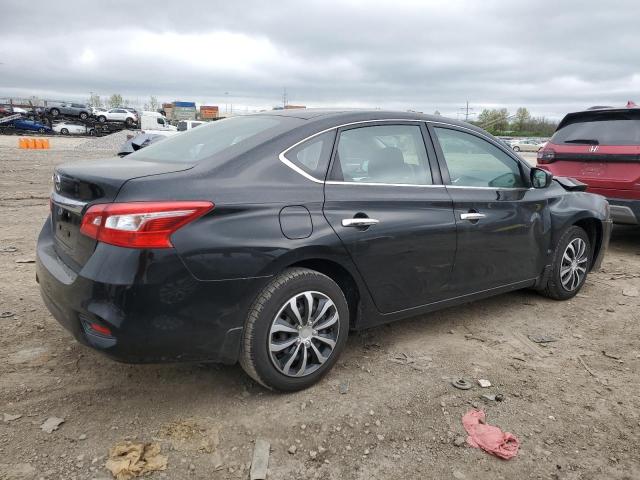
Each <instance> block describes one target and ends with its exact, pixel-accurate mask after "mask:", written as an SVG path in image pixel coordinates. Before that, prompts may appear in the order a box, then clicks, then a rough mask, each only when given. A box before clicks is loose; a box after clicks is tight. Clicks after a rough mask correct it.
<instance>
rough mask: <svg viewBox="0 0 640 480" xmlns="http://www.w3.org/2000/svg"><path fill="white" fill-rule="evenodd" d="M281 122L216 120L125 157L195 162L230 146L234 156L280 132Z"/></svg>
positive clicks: (254, 118) (273, 119) (251, 118)
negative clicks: (236, 150) (234, 153)
mask: <svg viewBox="0 0 640 480" xmlns="http://www.w3.org/2000/svg"><path fill="white" fill-rule="evenodd" d="M284 120H285V119H283V118H282V117H276V116H259V115H255V116H253V115H247V116H239V117H233V118H227V119H224V120H218V121H217V122H212V123H210V124H208V125H202V126H201V127H200V128H194V129H191V130H188V131H185V132H182V133H180V134H178V135H175V136H173V137H170V138H168V139H166V140H164V141H162V142H159V143H157V144H155V145H151V146H149V147H146V148H144V149H142V150H139V151H138V152H136V153H134V154H131V155H129V156H128V157H127V158H130V159H134V160H136V159H137V160H146V161H149V160H150V161H155V162H171V163H176V162H182V163H197V162H199V161H201V160H204V159H207V158H210V157H212V156H213V155H215V154H217V153H221V152H223V151H224V150H227V149H229V148H232V147H236V149H239V151H238V153H242V152H243V151H247V150H249V149H251V148H254V147H256V146H258V145H259V144H260V143H262V142H264V141H265V140H268V139H269V138H271V137H273V136H275V135H276V134H277V133H280V132H281V131H282V130H283V128H278V127H282V125H283V123H284Z"/></svg>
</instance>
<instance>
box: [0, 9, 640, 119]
mask: <svg viewBox="0 0 640 480" xmlns="http://www.w3.org/2000/svg"><path fill="white" fill-rule="evenodd" d="M1 10H2V12H3V15H2V16H3V18H4V20H5V21H4V22H3V30H2V39H1V41H0V96H12V95H15V96H18V95H30V94H37V95H41V96H46V97H50V98H69V99H84V98H86V97H87V96H88V94H89V92H90V91H93V92H97V93H99V94H101V95H104V96H107V95H109V94H111V93H114V92H118V93H121V94H123V95H124V96H125V97H127V98H131V99H132V100H135V99H136V98H137V99H139V100H140V101H141V102H144V101H145V99H146V98H148V96H149V95H155V96H157V97H158V98H160V99H162V100H173V99H183V100H195V101H198V102H206V103H213V104H224V103H225V102H226V101H227V100H226V98H225V95H224V92H229V100H228V101H230V102H233V103H234V104H236V105H243V106H251V107H269V106H271V105H276V104H278V103H279V101H280V96H281V94H282V89H283V87H285V86H286V87H287V90H288V93H289V98H290V101H291V103H296V104H297V103H302V104H306V105H310V106H330V105H337V106H359V107H361V106H370V107H382V108H398V109H415V110H423V111H425V112H432V111H433V110H435V109H438V110H440V111H441V112H443V113H446V114H449V115H450V116H455V115H456V112H457V111H458V108H459V107H460V106H461V105H462V104H463V103H464V102H465V100H467V99H468V100H469V101H470V102H471V104H472V105H473V106H475V108H476V110H479V109H480V108H482V107H483V106H506V107H507V108H510V109H511V110H513V109H515V108H516V107H518V106H527V107H529V109H530V110H531V111H532V112H534V113H535V114H539V115H546V116H551V117H560V116H562V115H563V114H564V113H566V112H567V111H570V110H576V109H581V108H584V107H586V106H589V105H594V104H621V103H624V102H626V101H627V100H628V99H634V98H635V99H638V100H640V95H639V94H640V64H639V63H638V59H640V33H638V29H637V19H638V18H640V3H638V2H637V0H629V1H624V0H621V1H614V2H591V1H580V2H579V1H573V0H568V1H562V2H558V1H554V2H551V1H528V2H511V1H506V0H504V1H497V0H488V1H487V0H485V1H482V2H478V1H474V0H459V1H453V0H449V1H446V2H444V1H443V2H425V1H420V0H411V1H410V0H394V1H389V2H374V1H350V0H348V1H344V0H343V1H336V2H334V1H295V0H293V1H279V2H260V1H237V2H228V1H226V2H211V1H204V0H203V1H183V2H178V1H175V0H174V1H172V2H167V1H156V2H152V3H151V2H130V1H123V2H121V1H111V2H102V3H96V2H85V1H71V2H50V1H36V0H34V1H31V2H18V1H13V0H10V1H8V2H3V5H2V7H1Z"/></svg>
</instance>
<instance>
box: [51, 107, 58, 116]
mask: <svg viewBox="0 0 640 480" xmlns="http://www.w3.org/2000/svg"><path fill="white" fill-rule="evenodd" d="M49 113H51V116H52V117H57V116H58V115H60V110H58V109H57V108H52V109H51V110H49Z"/></svg>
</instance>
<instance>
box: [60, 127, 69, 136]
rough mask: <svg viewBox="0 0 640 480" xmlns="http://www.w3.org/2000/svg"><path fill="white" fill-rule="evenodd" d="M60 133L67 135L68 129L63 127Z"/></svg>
mask: <svg viewBox="0 0 640 480" xmlns="http://www.w3.org/2000/svg"><path fill="white" fill-rule="evenodd" d="M60 133H61V134H62V135H69V130H67V129H66V128H63V129H62V130H60Z"/></svg>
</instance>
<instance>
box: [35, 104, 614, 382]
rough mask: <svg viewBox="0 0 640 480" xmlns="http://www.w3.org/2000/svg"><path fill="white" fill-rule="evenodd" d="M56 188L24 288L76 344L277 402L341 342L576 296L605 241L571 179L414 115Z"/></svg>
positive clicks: (251, 139)
mask: <svg viewBox="0 0 640 480" xmlns="http://www.w3.org/2000/svg"><path fill="white" fill-rule="evenodd" d="M54 182H55V190H54V192H53V194H52V196H51V215H50V216H49V218H48V219H47V221H46V223H45V225H44V228H43V229H42V232H41V234H40V237H39V239H38V246H37V279H38V281H39V283H40V288H41V292H42V297H43V299H44V301H45V303H46V305H47V307H48V308H49V310H50V311H51V313H52V314H53V315H54V316H55V317H56V318H57V319H58V321H59V322H60V323H61V324H63V325H64V326H65V327H66V328H67V329H69V330H70V331H71V332H73V334H74V335H75V337H76V338H77V339H78V341H80V342H82V343H83V344H86V345H89V346H91V347H93V348H95V349H97V350H100V351H102V352H104V353H105V354H107V355H109V356H111V357H113V358H114V359H117V360H122V361H126V362H154V361H192V360H197V361H212V362H223V363H235V362H237V361H239V362H240V363H241V364H242V366H243V367H244V369H245V370H246V372H247V373H248V374H249V375H250V376H251V377H253V378H254V379H255V380H256V381H258V382H260V383H261V384H262V385H265V386H267V387H269V388H273V389H277V390H297V389H301V388H305V387H308V386H310V385H312V384H313V383H314V382H316V381H318V379H320V378H321V377H322V376H323V375H324V374H325V373H327V371H329V370H330V369H331V367H332V366H333V365H334V364H335V362H336V360H337V359H338V356H339V354H340V352H341V351H342V350H343V349H344V347H345V343H346V340H347V335H348V334H349V331H350V330H351V329H361V328H365V327H371V326H373V325H378V324H381V323H385V322H390V321H393V320H398V319H401V318H405V317H410V316H415V315H421V314H425V313H428V312H431V311H433V310H437V309H441V308H444V307H448V306H452V305H457V304H461V303H463V302H468V301H471V300H475V299H479V298H484V297H489V296H491V295H497V294H500V293H503V292H508V291H512V290H517V289H522V288H534V289H537V290H538V291H540V292H541V293H542V294H544V295H546V296H549V297H551V298H554V299H558V300H564V299H568V298H571V297H573V296H574V295H575V294H576V293H577V292H578V291H579V290H580V289H581V287H582V286H583V284H584V282H585V279H586V277H587V274H588V272H589V271H590V270H592V269H593V268H597V267H598V266H599V265H600V262H601V261H602V257H603V255H604V253H605V250H606V248H607V245H608V241H609V235H610V229H611V221H610V219H609V207H608V204H607V201H606V200H605V199H604V198H603V197H600V196H598V195H592V194H589V193H586V192H584V191H583V190H584V185H582V184H579V183H578V182H575V181H572V180H570V179H563V178H556V179H553V178H552V176H551V175H550V174H549V173H547V172H545V171H544V170H540V169H537V168H531V167H530V166H529V165H527V164H526V163H524V162H523V161H522V160H521V159H520V158H519V157H518V156H517V155H516V154H514V153H513V152H512V151H511V150H510V149H508V148H506V147H505V146H504V145H503V144H502V143H500V142H498V141H496V139H495V138H493V137H492V136H491V135H489V134H487V133H486V132H484V131H483V130H481V129H478V128H476V127H473V126H471V125H468V124H465V123H462V122H456V121H453V120H446V119H443V118H442V117H431V116H426V115H419V114H414V113H390V112H381V111H371V112H353V111H345V112H342V111H313V110H295V111H293V110H292V111H277V112H271V113H261V114H257V115H248V116H242V117H235V118H230V119H226V120H221V121H219V122H214V123H211V124H209V125H205V126H201V127H200V128H197V129H193V130H190V131H188V132H184V133H182V134H180V135H176V136H175V137H172V138H168V139H166V140H163V141H162V142H159V143H157V144H154V145H150V146H148V147H146V148H144V149H142V150H139V151H137V152H135V153H132V154H131V155H129V156H127V157H126V158H123V159H118V158H112V159H107V160H104V161H97V162H89V163H73V164H66V165H62V166H60V167H58V168H56V170H55V173H54Z"/></svg>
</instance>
